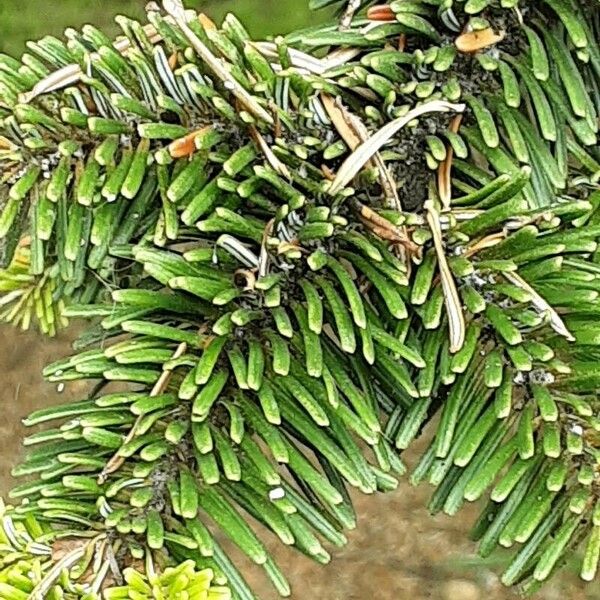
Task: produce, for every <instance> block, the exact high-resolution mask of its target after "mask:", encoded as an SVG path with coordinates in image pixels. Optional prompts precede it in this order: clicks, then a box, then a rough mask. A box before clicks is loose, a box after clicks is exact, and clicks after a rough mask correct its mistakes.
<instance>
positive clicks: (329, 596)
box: [0, 0, 600, 600]
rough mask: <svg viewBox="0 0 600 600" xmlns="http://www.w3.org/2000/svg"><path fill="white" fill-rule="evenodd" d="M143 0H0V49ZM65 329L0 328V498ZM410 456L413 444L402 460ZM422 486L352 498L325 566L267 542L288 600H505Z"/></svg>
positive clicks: (566, 589)
mask: <svg viewBox="0 0 600 600" xmlns="http://www.w3.org/2000/svg"><path fill="white" fill-rule="evenodd" d="M307 4H308V1H307V0H306V1H305V0H217V1H206V2H201V1H196V2H194V1H193V0H190V1H189V2H188V5H189V6H193V7H194V8H197V9H201V10H203V11H205V12H207V13H208V14H209V15H210V16H212V17H214V18H216V19H218V18H221V17H222V16H223V15H224V14H226V13H227V12H229V11H232V12H235V13H236V14H237V16H238V17H239V18H240V19H241V20H242V21H243V22H244V23H245V24H246V25H247V26H248V28H249V30H250V31H251V33H253V34H254V35H257V36H260V35H268V34H275V33H282V32H286V31H290V30H292V29H294V28H295V27H299V26H303V25H307V24H310V23H315V22H318V21H319V19H323V16H318V15H314V14H312V15H311V14H310V13H309V12H308V10H307V8H306V5H307ZM143 6H144V0H0V51H1V52H9V53H12V54H18V53H19V52H22V51H23V49H24V47H25V40H27V39H35V38H36V37H39V36H41V35H45V34H54V35H60V34H61V32H62V31H63V30H64V28H65V27H66V26H80V25H82V24H83V23H88V22H90V23H94V24H95V25H97V26H99V27H102V28H103V29H104V30H106V31H111V32H114V31H116V29H115V28H114V26H113V24H112V19H113V17H114V15H116V14H118V13H123V14H128V15H131V16H141V15H142V13H143ZM69 338H70V335H69V333H66V334H62V335H61V336H60V337H59V338H58V339H55V340H48V339H42V338H41V337H39V336H38V334H36V333H34V332H29V333H22V332H15V331H13V330H12V329H10V328H8V327H5V326H4V327H2V326H0V339H1V341H0V405H1V406H2V411H3V413H2V414H3V418H2V419H0V495H2V494H6V492H7V491H8V489H9V488H10V486H11V484H12V481H11V477H10V469H11V466H12V465H13V464H15V462H17V461H18V457H19V456H20V454H21V447H20V440H21V438H22V437H23V435H24V428H23V427H22V426H21V424H20V423H21V419H22V418H23V417H24V416H25V415H26V414H28V413H29V412H31V411H32V410H35V409H36V408H39V407H42V406H45V405H47V404H49V403H52V402H60V401H64V400H65V399H66V398H67V397H69V396H75V397H77V395H78V392H81V390H78V389H77V386H76V385H70V386H68V387H67V389H66V390H65V392H64V393H63V394H62V395H61V394H58V393H57V389H56V387H55V386H52V385H49V384H47V383H44V382H43V381H42V378H41V375H40V371H41V369H42V366H43V365H44V364H46V363H48V362H50V361H51V360H56V359H57V358H59V357H61V356H64V355H65V354H67V353H68V352H69V341H70V340H69ZM416 454H418V448H416V449H413V451H412V455H409V456H407V461H408V462H409V463H410V462H411V458H412V457H414V456H415V455H416ZM428 494H429V490H428V489H427V488H426V487H424V486H423V487H421V488H418V489H415V488H412V487H411V486H410V485H409V484H408V483H407V482H401V485H400V489H399V490H398V491H397V492H395V493H393V494H388V495H386V496H379V497H376V498H368V497H357V498H356V506H357V511H358V513H359V528H358V530H357V531H355V532H353V533H351V534H350V542H349V544H348V546H347V547H346V548H344V549H343V550H338V551H336V552H335V556H334V561H333V564H332V565H330V566H329V567H328V568H327V569H324V568H323V567H320V566H317V565H314V564H312V563H310V562H309V561H308V560H307V559H304V558H303V557H301V556H299V555H297V554H294V553H292V552H290V551H288V550H287V549H282V547H281V546H280V545H278V544H277V543H272V544H271V546H272V549H273V552H274V554H275V556H276V557H277V559H278V561H279V563H280V565H281V566H282V567H283V570H284V572H286V573H287V574H288V575H289V577H290V581H291V583H292V585H293V588H294V595H293V598H294V599H296V600H316V599H317V598H319V599H320V600H365V599H366V600H371V599H373V600H375V599H377V600H407V599H410V600H484V599H485V600H510V599H511V598H512V599H513V600H514V599H515V598H517V596H516V595H515V593H514V592H512V591H509V590H505V589H503V588H502V586H501V585H500V583H499V581H498V578H497V576H496V575H495V572H497V571H498V570H499V567H500V566H501V564H502V556H498V557H494V559H493V560H491V561H487V562H483V561H481V560H478V559H476V558H474V545H473V544H471V543H470V542H468V541H467V536H466V534H467V531H468V529H469V527H470V525H471V523H472V522H473V520H474V519H475V517H476V514H477V511H476V508H475V507H467V508H466V509H464V510H463V511H462V512H461V513H460V515H459V516H457V517H455V518H452V519H450V518H448V517H445V516H436V517H431V516H430V515H429V514H428V513H427V510H426V509H425V508H424V506H425V503H426V501H427V497H428ZM248 578H249V579H250V580H251V582H252V583H254V584H255V585H256V589H257V591H258V592H259V595H261V597H262V598H264V600H271V599H273V600H274V598H275V595H274V594H273V593H272V592H271V589H270V587H269V586H268V584H265V582H264V581H263V580H262V579H261V578H260V576H259V575H258V574H256V573H254V572H253V570H252V569H251V568H250V569H249V570H248ZM536 600H600V588H599V587H598V586H597V585H594V586H587V587H584V586H583V584H582V583H581V582H580V581H579V580H578V578H577V576H576V574H575V572H574V571H573V569H569V568H567V569H565V571H564V572H563V573H562V574H561V576H560V577H558V578H557V579H555V580H553V582H552V583H551V584H550V585H548V586H547V587H546V588H545V589H544V590H543V591H542V592H540V593H539V594H538V595H537V596H536Z"/></svg>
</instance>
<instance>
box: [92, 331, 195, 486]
mask: <svg viewBox="0 0 600 600" xmlns="http://www.w3.org/2000/svg"><path fill="white" fill-rule="evenodd" d="M186 350H187V343H186V342H181V344H179V346H177V349H176V350H175V352H174V353H173V356H172V357H171V360H173V359H176V358H179V357H181V356H182V355H183V354H184V353H185V352H186ZM172 376H173V371H172V370H169V369H164V370H163V372H162V373H161V375H160V377H159V378H158V380H157V381H156V383H155V384H154V387H153V388H152V391H151V392H150V396H151V397H154V396H159V395H160V394H162V393H163V392H164V391H165V389H166V388H167V386H168V385H169V381H170V380H171V377H172ZM142 418H143V415H140V416H139V417H138V418H137V419H136V421H135V423H134V424H133V427H132V428H131V429H130V430H129V433H128V434H127V436H126V437H125V440H124V441H123V445H125V444H127V443H128V442H130V441H131V440H133V439H134V438H135V436H136V434H137V430H138V428H139V426H140V423H141V421H142ZM124 462H125V457H123V456H120V455H119V451H118V450H117V452H116V453H115V454H114V455H113V456H112V457H111V458H110V460H109V461H108V462H107V463H106V465H105V467H104V469H102V472H101V473H100V475H98V483H99V484H100V485H102V484H103V483H105V482H106V480H107V479H108V476H109V475H111V474H112V473H114V472H115V471H118V470H119V469H120V468H121V466H122V465H123V463H124Z"/></svg>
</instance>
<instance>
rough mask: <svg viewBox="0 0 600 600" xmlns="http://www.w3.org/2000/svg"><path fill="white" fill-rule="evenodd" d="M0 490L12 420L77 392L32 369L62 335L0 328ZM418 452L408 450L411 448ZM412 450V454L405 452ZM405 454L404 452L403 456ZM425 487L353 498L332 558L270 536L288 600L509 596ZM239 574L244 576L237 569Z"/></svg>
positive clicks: (463, 522) (59, 352) (266, 589)
mask: <svg viewBox="0 0 600 600" xmlns="http://www.w3.org/2000/svg"><path fill="white" fill-rule="evenodd" d="M0 335H2V338H1V340H2V341H1V342H0V384H1V385H0V402H1V406H2V410H3V418H2V419H1V420H0V450H1V455H0V456H1V457H2V460H0V494H4V495H5V494H6V493H7V491H8V489H9V488H10V486H11V485H12V483H13V481H12V478H11V476H10V470H11V467H12V465H13V464H15V463H16V462H18V460H19V457H20V456H21V453H22V449H21V444H20V440H21V438H22V437H23V435H24V434H25V428H24V427H23V426H22V425H21V419H22V418H23V417H24V416H25V415H27V414H28V413H29V412H31V411H32V410H35V409H37V408H40V407H42V406H45V405H48V404H49V403H55V402H62V401H65V400H66V399H67V398H68V397H70V396H75V397H76V396H77V394H78V393H79V394H81V393H82V389H81V388H79V390H78V389H77V388H78V386H77V385H76V384H70V385H69V386H67V389H66V390H65V391H64V392H63V393H62V394H59V393H58V392H57V388H56V386H55V385H50V384H48V383H45V382H44V381H43V379H42V377H41V374H40V372H41V369H42V366H43V365H44V364H46V363H47V362H50V361H51V360H56V359H57V358H59V357H61V356H64V355H65V354H67V353H68V352H69V346H68V341H69V339H68V335H65V334H63V335H62V336H61V337H59V338H58V339H55V340H47V339H42V338H41V337H39V336H38V335H37V334H36V333H33V332H30V333H22V332H15V331H13V330H12V329H10V328H8V327H2V328H0ZM417 451H418V449H417V450H415V451H413V452H417ZM413 456H414V454H413ZM410 460H411V457H410V456H409V457H408V461H409V462H410ZM429 492H430V490H428V489H427V488H426V487H424V486H422V487H419V488H414V487H412V486H410V484H409V483H408V482H406V481H402V482H401V484H400V486H399V489H398V490H397V491H396V492H394V493H391V494H387V495H379V496H376V497H366V496H356V498H355V500H356V507H357V512H358V514H359V526H358V528H357V530H356V531H354V532H352V533H351V534H350V536H349V538H350V539H349V544H348V545H347V546H346V547H345V548H343V549H341V550H337V551H336V552H335V553H334V558H333V561H332V564H331V565H329V566H328V567H322V566H319V565H316V564H314V563H312V562H310V561H309V560H308V559H305V558H304V557H302V556H299V555H298V554H296V553H294V552H292V551H291V550H289V549H286V548H282V547H281V545H279V544H278V543H277V542H275V541H274V540H273V541H272V542H270V546H271V548H272V550H273V553H274V555H275V557H276V558H277V560H278V562H279V564H280V566H281V567H282V569H283V571H284V572H286V573H287V574H288V575H289V578H290V581H291V583H292V585H293V589H294V594H293V598H295V599H297V600H316V599H322V600H371V599H373V600H375V599H377V600H405V599H406V600H484V599H485V600H510V599H513V600H514V599H515V598H517V596H516V595H515V593H514V592H513V591H510V590H506V589H504V588H503V587H502V585H501V584H500V583H499V581H498V577H497V575H496V574H495V573H496V572H498V571H499V570H500V566H501V564H500V565H499V563H501V562H502V559H501V557H500V558H498V559H495V560H494V561H492V562H490V561H488V562H485V563H484V562H483V561H481V560H478V559H476V558H474V550H475V548H474V545H473V544H472V543H470V542H469V541H468V540H467V532H468V530H469V528H470V525H471V523H472V522H473V520H474V519H475V518H476V515H477V510H476V507H467V508H465V509H464V510H463V511H462V512H461V513H460V514H459V515H458V516H457V517H453V518H449V517H446V516H443V515H441V516H440V515H438V516H435V517H431V516H430V515H429V514H428V512H427V510H426V509H425V508H424V506H425V504H426V502H427V498H428V494H429ZM245 573H246V572H245ZM246 574H247V576H248V579H249V580H250V582H251V583H252V584H253V585H254V586H255V588H256V590H257V592H258V593H259V595H260V596H261V598H263V599H264V600H275V598H276V595H275V594H274V593H273V592H272V589H271V588H270V586H269V585H268V584H267V583H266V582H265V580H264V578H263V577H262V574H260V573H258V572H256V570H255V569H254V568H253V567H249V568H248V571H247V573H246ZM536 599H537V600H600V586H598V585H591V586H584V585H583V583H582V582H580V581H579V580H578V578H577V576H576V574H575V573H574V572H573V570H572V569H569V568H567V569H566V570H565V571H563V573H562V574H561V575H560V576H559V577H558V578H556V579H555V580H553V582H552V583H551V584H549V585H547V586H546V588H545V589H544V590H543V591H542V592H540V593H539V594H538V595H537V596H536Z"/></svg>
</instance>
